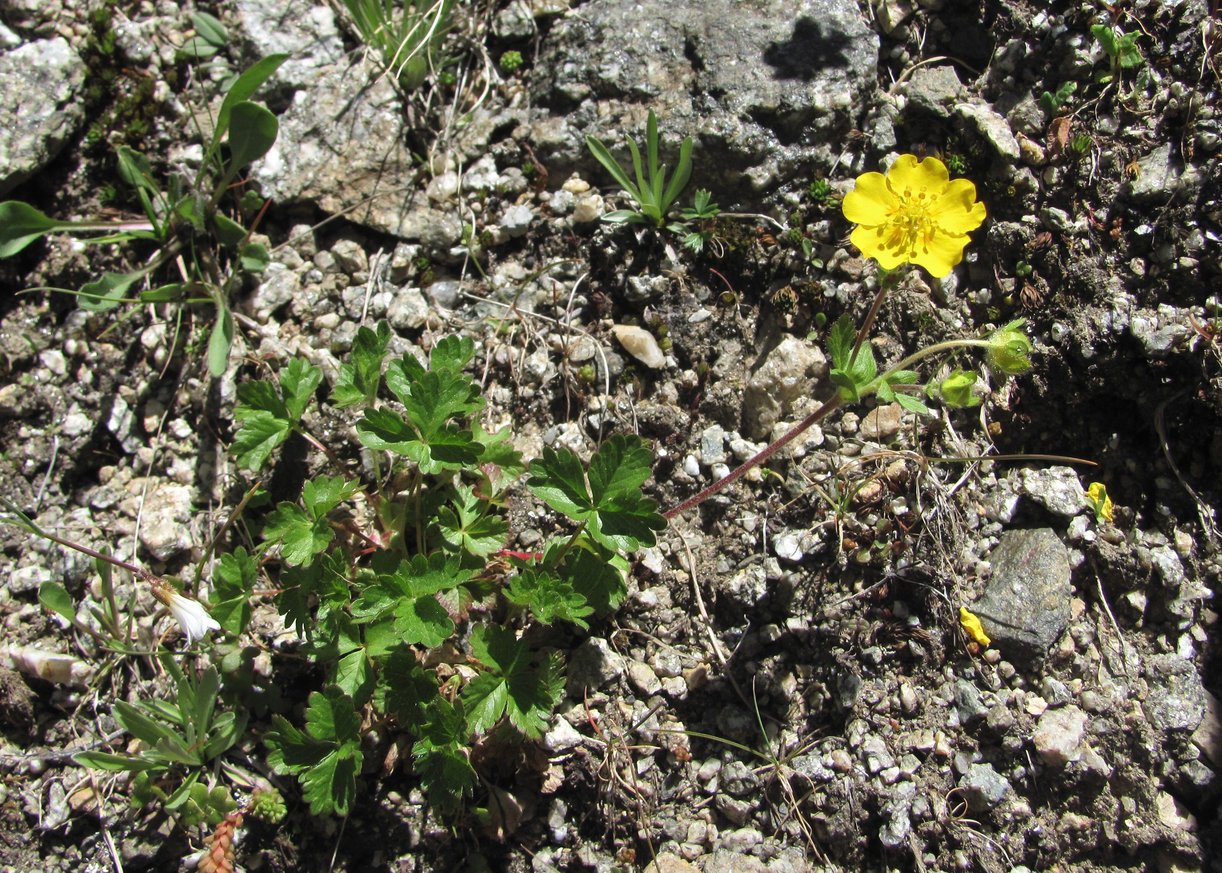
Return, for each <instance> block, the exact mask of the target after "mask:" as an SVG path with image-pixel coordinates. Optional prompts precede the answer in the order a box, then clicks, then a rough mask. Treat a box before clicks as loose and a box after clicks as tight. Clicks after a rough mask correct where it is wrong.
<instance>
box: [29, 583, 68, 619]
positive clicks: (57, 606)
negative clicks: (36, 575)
mask: <svg viewBox="0 0 1222 873" xmlns="http://www.w3.org/2000/svg"><path fill="white" fill-rule="evenodd" d="M38 602H39V603H41V604H42V605H43V608H44V609H49V610H51V611H52V612H54V613H55V614H56V615H59V616H61V617H63V618H66V619H68V621H75V620H76V604H75V603H73V601H72V595H71V594H69V593H68V589H67V588H65V587H64V586H63V585H60V584H59V583H58V582H43V583H42V584H41V585H39V586H38Z"/></svg>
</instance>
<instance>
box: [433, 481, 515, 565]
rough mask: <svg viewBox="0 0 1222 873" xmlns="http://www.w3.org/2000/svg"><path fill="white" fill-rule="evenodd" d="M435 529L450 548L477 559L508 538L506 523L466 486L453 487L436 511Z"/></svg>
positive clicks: (501, 546)
mask: <svg viewBox="0 0 1222 873" xmlns="http://www.w3.org/2000/svg"><path fill="white" fill-rule="evenodd" d="M437 530H438V533H439V534H440V535H441V539H442V541H443V542H444V543H445V544H446V545H447V546H449V547H450V548H451V549H453V550H461V551H465V552H468V553H469V554H472V555H475V556H476V557H480V558H486V557H488V556H489V555H491V554H492V553H493V552H495V551H496V550H497V549H502V548H504V547H505V541H506V540H507V539H508V538H509V524H508V522H506V521H505V519H504V518H502V517H501V516H499V515H497V514H495V513H493V512H492V511H491V507H490V506H489V505H488V504H487V503H485V502H484V501H482V500H480V499H479V498H478V497H476V496H475V492H474V490H473V489H471V488H468V487H466V486H463V487H460V488H458V489H456V491H455V495H454V498H453V499H452V500H451V502H450V503H448V504H447V505H445V506H442V507H441V508H440V509H439V510H438V511H437Z"/></svg>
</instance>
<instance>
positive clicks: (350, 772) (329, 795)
mask: <svg viewBox="0 0 1222 873" xmlns="http://www.w3.org/2000/svg"><path fill="white" fill-rule="evenodd" d="M363 760H364V755H363V754H362V753H361V750H360V748H359V747H357V746H355V745H344V746H341V747H340V748H337V749H333V750H332V751H330V752H328V753H327V754H326V755H325V756H324V757H323V759H322V760H321V761H319V762H318V763H317V764H315V765H314V766H313V767H311V768H310V769H309V770H307V771H306V772H305V775H304V776H302V777H300V778H301V785H302V788H303V789H305V790H304V791H303V793H302V796H303V797H304V798H305V801H306V803H308V804H309V805H310V812H311V813H313V814H314V815H327V814H329V813H334V814H335V815H339V816H345V815H347V814H348V812H349V811H350V810H351V809H352V804H353V802H354V801H355V800H356V775H357V773H359V772H360V769H361V764H362V762H363Z"/></svg>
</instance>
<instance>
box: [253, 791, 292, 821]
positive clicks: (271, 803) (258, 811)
mask: <svg viewBox="0 0 1222 873" xmlns="http://www.w3.org/2000/svg"><path fill="white" fill-rule="evenodd" d="M288 811H289V810H288V804H286V803H285V802H284V797H283V796H281V794H280V792H279V791H277V790H276V789H274V788H256V789H255V792H254V794H252V795H251V797H250V814H251V815H253V816H254V817H255V818H257V819H260V820H261V821H265V822H267V823H268V824H277V823H279V822H280V821H281V819H283V818H284V817H285V816H286V815H287V814H288Z"/></svg>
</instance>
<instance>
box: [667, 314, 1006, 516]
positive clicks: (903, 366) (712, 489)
mask: <svg viewBox="0 0 1222 873" xmlns="http://www.w3.org/2000/svg"><path fill="white" fill-rule="evenodd" d="M884 293H885V292H884V291H882V290H880V291H879V296H878V298H876V299H875V302H876V303H877V302H878V300H879V299H881V298H882V296H883V294H884ZM877 314H878V307H877V306H875V307H874V308H872V309H871V310H870V315H869V316H868V317H867V322H869V321H872V320H873V318H874V317H875V316H876V315H877ZM968 346H978V347H982V348H988V347H989V341H988V340H976V339H957V340H946V341H945V342H940V343H935V344H934V345H932V346H929V347H928V348H924V349H921V350H920V351H917V352H914V353H912V354H911V355H909V356H908V357H906V358H904V359H903V360H902V361H900V362H899V363H898V364H896V365H895V366H893V367H891V368H889V369H888V370H887V371H886V372H885V373H883V374H882V375H881V376H879V377H878V378H876V379H875V380H874V381H873V382H871V383H870V384H869V385H867V386H865V387H863V388H862V390H861V392H860V394H859V397H858V399H859V400H860V399H865V398H866V397H868V396H869V395H871V394H873V393H874V392H875V391H877V390H878V386H879V385H881V384H883V383H884V382H885V381H886V380H887V377H888V376H890V375H892V374H893V373H896V372H898V371H900V370H907V369H908V368H909V367H911V366H912V365H913V364H916V363H917V362H918V361H921V360H924V359H925V358H928V357H930V356H931V355H936V354H939V353H941V352H946V351H950V350H951V349H957V348H964V347H968ZM843 403H844V401H843V399H842V398H841V396H840V394H839V393H837V394H836V395H835V396H833V397H832V398H831V399H830V400H827V401H825V402H824V404H823V405H822V406H820V407H819V408H818V409H816V410H815V411H814V412H812V413H811V414H810V415H808V416H806V418H804V419H802V420H801V421H800V422H798V423H797V424H796V425H794V426H793V427H792V428H790V429H789V430H788V431H787V432H786V433H785V435H784V436H782V437H781V438H780V439H778V440H776V441H775V442H772V443H769V444H768V445H766V446H764V448H762V449H760V450H759V451H758V452H756V453H755V454H754V455H753V456H751V457H750V458H748V459H747V460H745V461H743V462H742V463H741V464H739V465H738V466H737V467H735V468H734V469H733V470H731V471H730V472H729V473H727V474H726V475H724V476H722V477H721V478H720V479H718V480H717V481H716V482H714V483H713V484H712V485H710V486H708V487H707V488H705V489H704V490H703V491H701V492H699V493H698V494H696V495H694V496H692V497H689V498H688V499H687V500H684V501H683V502H682V503H680V504H679V505H678V506H676V507H673V508H672V509H668V510H666V512H663V513H662V517H663V518H665V519H668V520H669V519H672V518H674V517H675V516H676V515H679V514H681V513H683V512H686V511H687V510H689V509H691V508H692V507H693V506H699V505H700V504H701V503H703V502H704V501H706V500H708V499H709V498H710V497H712V496H713V495H714V494H716V493H717V492H719V491H721V490H722V489H724V488H725V487H726V486H727V485H730V484H731V483H733V482H735V481H737V480H738V479H740V478H742V475H743V474H744V473H746V472H747V471H748V470H750V469H751V468H752V467H758V466H759V465H760V464H763V463H764V462H765V461H767V460H768V459H769V458H771V457H772V456H773V455H775V454H776V453H777V452H778V451H780V450H781V449H783V448H784V447H785V446H787V445H789V444H790V443H791V442H793V441H794V440H795V439H797V438H798V437H799V436H801V435H802V434H803V433H805V432H806V431H807V430H809V429H810V427H811V425H813V424H816V423H817V422H819V421H821V420H822V419H824V418H826V417H827V416H828V415H829V414H830V413H831V412H833V411H835V410H836V409H837V408H838V407H839V406H841V405H842V404H843Z"/></svg>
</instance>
